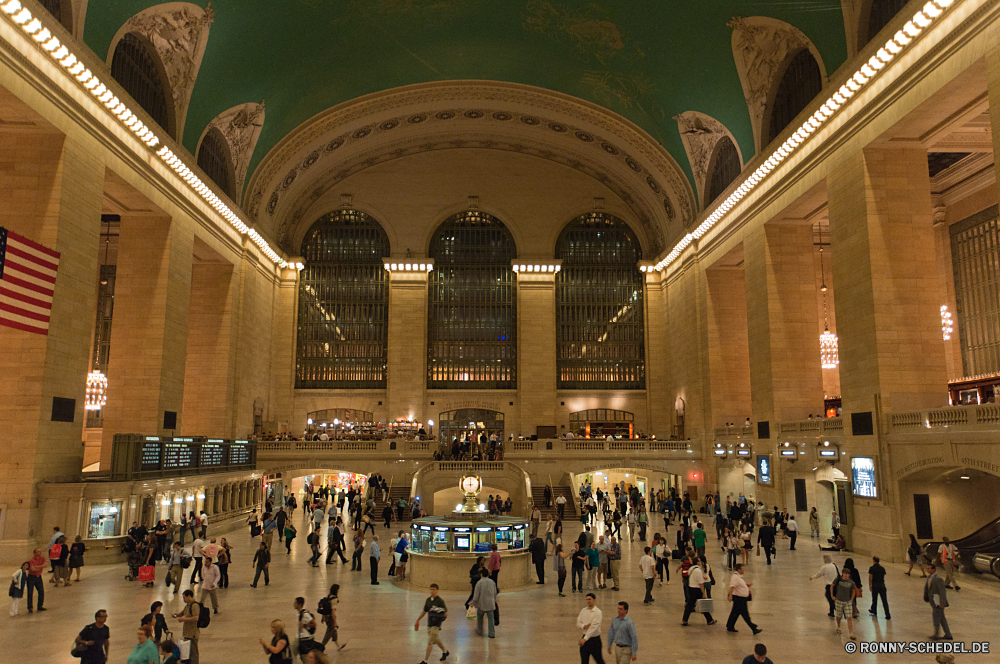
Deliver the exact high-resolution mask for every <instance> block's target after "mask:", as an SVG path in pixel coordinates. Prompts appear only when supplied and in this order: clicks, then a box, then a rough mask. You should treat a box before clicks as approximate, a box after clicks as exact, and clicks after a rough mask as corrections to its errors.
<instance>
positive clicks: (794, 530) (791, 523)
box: [785, 514, 799, 551]
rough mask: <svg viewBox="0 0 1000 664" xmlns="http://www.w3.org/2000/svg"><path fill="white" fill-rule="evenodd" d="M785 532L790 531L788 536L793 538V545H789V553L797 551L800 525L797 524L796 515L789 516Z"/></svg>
mask: <svg viewBox="0 0 1000 664" xmlns="http://www.w3.org/2000/svg"><path fill="white" fill-rule="evenodd" d="M785 530H787V531H788V536H789V537H790V538H791V540H792V541H791V543H790V544H789V545H788V550H789V551H794V550H795V540H796V539H798V537H799V524H797V523H795V515H794V514H789V515H788V521H787V522H786V523H785Z"/></svg>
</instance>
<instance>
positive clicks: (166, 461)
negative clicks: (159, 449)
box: [163, 443, 194, 470]
mask: <svg viewBox="0 0 1000 664" xmlns="http://www.w3.org/2000/svg"><path fill="white" fill-rule="evenodd" d="M193 465H194V449H192V448H191V447H189V446H188V445H186V444H184V443H164V445H163V467H164V468H165V469H171V470H172V469H176V468H191V467H192V466H193Z"/></svg>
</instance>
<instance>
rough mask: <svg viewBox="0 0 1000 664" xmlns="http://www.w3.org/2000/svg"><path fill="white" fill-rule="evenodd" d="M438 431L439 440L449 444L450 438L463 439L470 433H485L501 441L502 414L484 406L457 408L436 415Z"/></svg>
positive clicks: (502, 431)
mask: <svg viewBox="0 0 1000 664" xmlns="http://www.w3.org/2000/svg"><path fill="white" fill-rule="evenodd" d="M438 431H440V435H441V442H442V443H443V444H447V445H451V442H452V439H453V438H454V439H456V440H458V441H461V440H463V439H464V438H465V437H466V436H468V435H470V434H472V435H474V436H476V438H477V440H478V437H479V436H481V435H482V434H486V437H487V438H490V439H492V437H493V436H494V435H495V436H496V440H497V441H498V442H499V441H502V440H503V434H504V414H503V413H502V412H500V411H498V410H487V409H485V408H458V409H456V410H449V411H446V412H444V413H440V414H439V415H438Z"/></svg>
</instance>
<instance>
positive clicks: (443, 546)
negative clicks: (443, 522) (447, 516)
mask: <svg viewBox="0 0 1000 664" xmlns="http://www.w3.org/2000/svg"><path fill="white" fill-rule="evenodd" d="M450 530H451V529H450V528H438V527H435V528H434V530H432V531H431V533H432V538H431V547H430V548H431V550H432V551H450V550H451V542H450V541H449V535H450Z"/></svg>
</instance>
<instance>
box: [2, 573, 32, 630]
mask: <svg viewBox="0 0 1000 664" xmlns="http://www.w3.org/2000/svg"><path fill="white" fill-rule="evenodd" d="M30 570H31V563H29V562H23V563H21V567H20V569H18V570H17V571H16V572H14V575H13V576H11V577H10V590H8V591H7V594H8V595H10V615H11V617H12V618H13V617H15V616H16V615H17V610H18V608H19V607H20V606H21V598H22V597H24V587H25V586H26V585H28V572H29V571H30Z"/></svg>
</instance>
